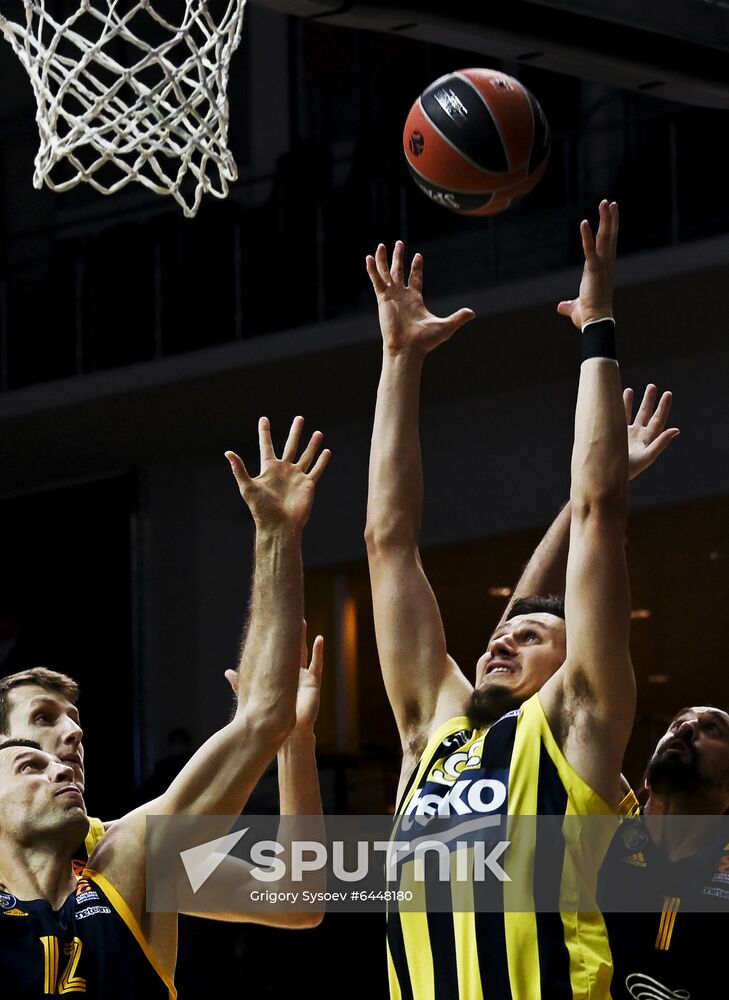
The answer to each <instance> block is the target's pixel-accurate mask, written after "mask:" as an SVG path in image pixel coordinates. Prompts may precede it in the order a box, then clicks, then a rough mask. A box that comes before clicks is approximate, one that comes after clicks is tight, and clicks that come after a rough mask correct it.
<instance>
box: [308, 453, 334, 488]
mask: <svg viewBox="0 0 729 1000" xmlns="http://www.w3.org/2000/svg"><path fill="white" fill-rule="evenodd" d="M331 457H332V453H331V451H330V450H329V449H328V448H325V449H324V451H323V452H322V453H321V455H320V456H319V458H317V460H316V465H315V466H314V468H313V469H312V470H311V472H310V473H309V478H310V479H313V480H314V482H315V483H318V482H319V480H320V479H321V474H322V472H323V471H324V470H325V469H326V467H327V465H328V464H329V459H330V458H331Z"/></svg>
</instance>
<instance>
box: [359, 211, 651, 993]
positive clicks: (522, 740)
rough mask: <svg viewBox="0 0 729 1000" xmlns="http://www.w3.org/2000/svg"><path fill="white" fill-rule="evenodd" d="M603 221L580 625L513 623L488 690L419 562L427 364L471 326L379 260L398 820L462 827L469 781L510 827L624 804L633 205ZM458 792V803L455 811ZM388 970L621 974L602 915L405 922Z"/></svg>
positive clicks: (388, 633) (580, 496) (550, 977)
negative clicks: (625, 396) (463, 653)
mask: <svg viewBox="0 0 729 1000" xmlns="http://www.w3.org/2000/svg"><path fill="white" fill-rule="evenodd" d="M599 214H600V222H599V228H598V231H597V236H596V238H595V239H593V236H592V233H591V230H590V227H589V225H588V223H587V222H586V221H585V222H583V223H582V224H581V227H580V232H581V237H582V244H583V249H584V253H585V266H584V271H583V276H582V282H581V285H580V292H579V296H578V298H577V299H574V300H572V301H570V302H562V303H560V305H559V307H558V310H559V312H560V313H562V314H563V315H566V316H569V317H570V318H571V319H572V321H573V323H574V324H575V325H576V326H577V327H578V328H579V329H582V330H583V347H584V349H585V350H584V353H583V358H584V360H583V363H582V366H581V371H580V383H579V391H578V400H577V410H576V415H575V439H574V446H573V453H572V486H571V502H572V506H571V514H570V531H571V539H570V548H569V558H568V567H567V586H566V594H565V610H566V617H565V619H564V620H563V619H562V618H561V617H559V616H558V615H557V614H555V613H554V611H555V608H554V607H551V608H550V610H541V609H538V610H529V611H527V612H526V613H519V614H514V613H513V610H512V613H511V614H510V617H509V618H508V619H506V620H503V621H502V622H501V623H500V625H499V626H498V628H497V630H496V631H495V632H494V634H493V635H492V636H491V639H490V640H489V643H488V646H487V649H486V651H485V652H484V654H483V656H482V657H481V658H480V659H479V662H478V664H477V668H476V685H475V688H474V687H473V686H472V685H471V684H470V683H469V681H468V680H467V679H466V677H465V676H464V675H463V673H462V672H461V671H460V669H459V668H458V666H457V664H456V663H455V662H454V660H453V659H452V658H451V657H450V656H449V655H448V652H447V649H446V641H445V635H444V632H443V624H442V621H441V617H440V613H439V610H438V606H437V603H436V600H435V596H434V594H433V592H432V590H431V587H430V585H429V583H428V581H427V579H426V577H425V573H424V571H423V567H422V564H421V561H420V556H419V553H418V535H419V530H420V517H421V508H422V469H421V458H420V445H419V439H418V409H419V389H420V378H421V372H422V366H423V362H424V360H425V357H426V355H427V354H428V353H429V352H430V351H432V350H433V349H435V348H436V347H437V346H438V345H439V344H441V343H443V342H444V341H446V340H448V339H449V338H450V337H451V336H452V335H453V334H454V333H455V332H456V330H457V329H458V328H459V327H461V326H462V325H463V324H464V323H466V322H468V321H469V320H470V319H471V318H472V317H473V313H472V312H471V311H470V310H468V309H461V310H459V311H458V312H456V313H454V314H452V315H451V316H448V317H446V318H444V319H441V318H438V317H436V316H434V315H433V314H431V313H430V312H429V311H428V310H427V308H426V306H425V304H424V302H423V297H422V285H423V261H422V257H421V256H420V255H419V254H416V256H415V257H414V259H413V263H412V267H411V269H410V276H409V279H408V281H407V283H406V282H405V277H404V268H403V254H404V249H403V245H402V243H399V242H398V243H397V244H396V247H395V251H394V253H393V257H392V264H391V265H389V264H388V260H387V253H386V250H385V247H384V246H382V245H380V246H379V247H378V249H377V253H376V255H375V257H374V258H373V257H369V258H368V259H367V270H368V273H369V276H370V279H371V281H372V285H373V287H374V290H375V293H376V295H377V301H378V308H379V317H380V325H381V328H382V335H383V365H382V375H381V379H380V385H379V389H378V395H377V405H376V411H375V421H374V430H373V438H372V450H371V457H370V485H369V501H368V512H367V530H366V541H367V549H368V559H369V566H370V574H371V580H372V592H373V604H374V613H375V629H376V634H377V645H378V651H379V656H380V662H381V665H382V671H383V675H384V679H385V685H386V688H387V692H388V695H389V698H390V702H391V704H392V707H393V711H394V713H395V718H396V721H397V725H398V729H399V732H400V739H401V742H402V750H403V763H402V772H401V779H400V786H399V790H398V804H397V814H398V816H400V817H402V816H415V817H417V816H418V815H419V814H420V813H423V815H428V814H432V813H433V811H434V810H436V806H435V805H434V803H435V802H436V800H438V801H439V802H440V806H439V807H438V808H437V812H438V815H439V816H442V815H448V814H449V810H452V809H453V808H456V807H457V809H458V812H459V813H460V814H462V813H463V811H464V809H466V803H468V809H470V810H471V811H473V810H474V809H475V806H474V805H473V803H472V799H473V798H476V799H477V798H478V797H477V796H473V797H471V799H469V797H468V786H469V785H470V784H472V783H474V782H476V781H481V782H483V781H488V782H489V783H490V784H489V787H491V788H492V789H494V793H493V797H492V799H491V801H490V802H489V803H486V804H482V808H484V809H488V810H491V811H493V812H497V813H498V812H501V813H502V814H506V813H508V814H517V815H518V814H521V815H534V814H542V813H551V814H558V815H562V814H568V813H577V814H595V815H605V816H611V815H614V814H615V813H616V812H617V810H618V807H619V804H620V802H621V799H622V797H623V793H622V789H621V780H620V768H621V763H622V758H623V753H624V750H625V746H626V743H627V740H628V737H629V735H630V730H631V727H632V721H633V712H634V706H635V680H634V677H633V670H632V665H631V662H630V655H629V650H628V633H629V621H630V600H629V589H628V579H627V572H626V566H625V554H624V535H625V526H626V519H627V496H628V449H627V441H626V422H625V413H624V409H623V405H622V398H621V389H620V378H619V372H618V366H617V363H616V360H615V350H614V334H613V320H612V272H613V267H614V260H615V248H616V242H617V231H618V209H617V205H616V204H615V203H611V204H608V202H607V201H603V202H601V204H600V209H599ZM454 755H456V756H457V757H458V761H460V762H461V763H459V764H457V762H456V757H455V756H454ZM451 758H452V759H451ZM464 760H467V764H466V765H465V766H463V765H462V762H463V761H464ZM456 779H458V786H457V788H456ZM462 786H463V787H462ZM496 789H500V794H497V791H496ZM456 790H457V791H458V803H454V805H453V806H451V800H452V796H453V794H455V791H456ZM466 811H468V810H466ZM605 847H607V844H605ZM571 860H572V862H573V863H574V864H575V865H576V866H577V869H578V870H579V871H581V872H583V873H584V875H585V877H586V878H587V879H588V880H589V879H590V878H591V877H592V881H593V888H594V865H595V861H596V858H595V857H591V858H583V857H579V848H578V849H577V851H576V852H575V853H573V855H572V858H571ZM590 865H592V866H593V874H592V876H591V875H590ZM388 960H389V969H390V983H391V993H392V996H393V997H398V998H399V997H408V996H409V997H414V998H416V1000H421V998H431V997H433V996H437V997H440V996H452V997H462V998H469V1000H470V998H476V997H478V998H480V997H481V996H484V997H485V996H489V997H494V998H500V997H518V998H519V1000H532V998H534V1000H536V998H538V997H540V996H541V997H546V996H549V997H550V1000H552V998H554V1000H558V998H561V997H565V998H566V997H570V998H572V997H573V996H580V997H581V998H597V997H600V998H602V997H604V996H605V995H606V992H607V987H608V983H609V979H610V961H609V954H608V952H607V947H606V941H605V929H604V925H603V923H602V920H601V918H600V917H599V915H596V914H588V913H570V914H542V913H540V914H537V913H534V912H532V913H513V912H505V913H496V914H493V913H480V912H477V913H475V914H473V915H468V914H466V915H465V916H464V915H462V914H459V913H457V912H454V913H445V914H439V913H428V914H427V917H426V916H424V915H423V914H419V913H406V912H399V913H398V912H396V913H392V914H391V915H390V919H389V921H388Z"/></svg>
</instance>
